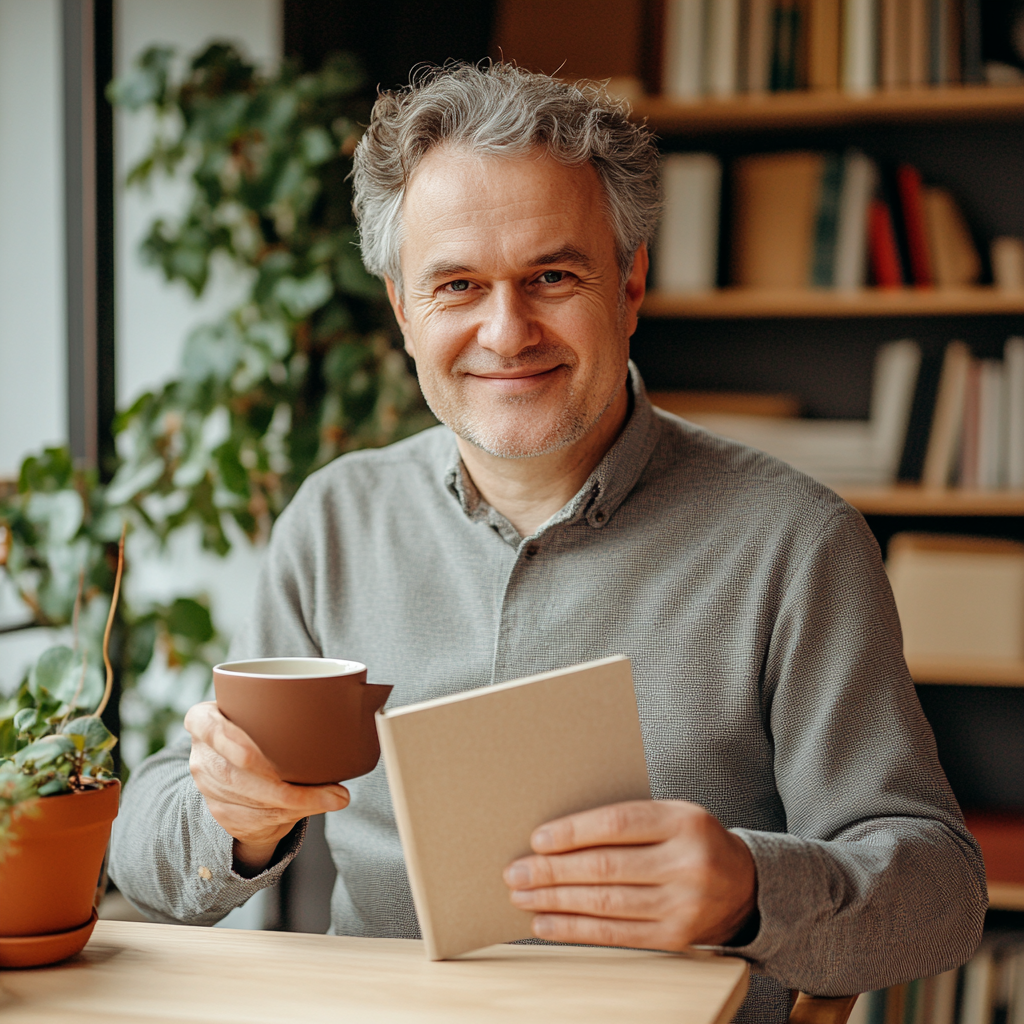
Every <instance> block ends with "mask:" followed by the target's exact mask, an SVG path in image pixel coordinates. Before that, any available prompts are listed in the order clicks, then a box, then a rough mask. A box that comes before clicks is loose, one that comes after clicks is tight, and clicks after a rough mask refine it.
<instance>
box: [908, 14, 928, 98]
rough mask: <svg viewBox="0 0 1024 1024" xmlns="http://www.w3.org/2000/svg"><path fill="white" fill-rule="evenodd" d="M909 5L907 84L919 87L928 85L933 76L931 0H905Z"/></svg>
mask: <svg viewBox="0 0 1024 1024" xmlns="http://www.w3.org/2000/svg"><path fill="white" fill-rule="evenodd" d="M904 2H905V3H906V5H907V22H908V36H909V38H908V40H907V48H908V59H907V84H908V85H910V86H916V87H918V88H920V87H923V86H926V85H927V84H928V81H929V78H930V77H931V66H930V63H929V57H930V52H929V39H930V32H931V22H930V20H929V5H930V0H904Z"/></svg>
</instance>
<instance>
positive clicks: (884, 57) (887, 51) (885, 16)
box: [878, 0, 910, 89]
mask: <svg viewBox="0 0 1024 1024" xmlns="http://www.w3.org/2000/svg"><path fill="white" fill-rule="evenodd" d="M880 8H881V9H880V12H879V14H880V17H879V22H880V31H879V50H880V52H879V61H878V65H879V67H878V81H879V84H880V85H881V87H882V88H883V89H900V88H902V87H903V86H905V85H906V84H907V73H908V63H909V60H908V58H909V56H910V52H909V50H910V40H909V36H910V23H909V13H910V10H909V7H908V4H907V0H881V3H880Z"/></svg>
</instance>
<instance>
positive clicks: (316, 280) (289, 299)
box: [274, 270, 334, 320]
mask: <svg viewBox="0 0 1024 1024" xmlns="http://www.w3.org/2000/svg"><path fill="white" fill-rule="evenodd" d="M333 291H334V285H333V284H332V283H331V279H330V277H328V276H327V274H325V273H324V272H323V271H322V270H315V271H313V273H312V274H310V275H309V277H305V278H302V279H301V280H300V279H299V278H297V277H290V276H289V277H282V278H281V279H280V280H279V281H278V282H277V284H276V285H275V286H274V297H275V298H276V299H277V301H278V302H280V303H281V305H282V306H283V307H284V308H285V309H286V310H287V311H288V313H289V314H291V316H292V317H294V318H295V319H296V320H303V319H305V318H306V317H307V316H309V314H310V313H312V312H313V310H314V309H319V308H320V306H322V305H323V304H324V303H325V302H326V301H327V300H328V299H329V298H330V297H331V294H332V293H333Z"/></svg>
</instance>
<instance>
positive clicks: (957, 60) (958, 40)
mask: <svg viewBox="0 0 1024 1024" xmlns="http://www.w3.org/2000/svg"><path fill="white" fill-rule="evenodd" d="M963 75H964V9H963V0H946V82H947V84H949V85H960V83H961V82H963V80H964V78H963Z"/></svg>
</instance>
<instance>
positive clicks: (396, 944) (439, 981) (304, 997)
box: [0, 921, 747, 1024]
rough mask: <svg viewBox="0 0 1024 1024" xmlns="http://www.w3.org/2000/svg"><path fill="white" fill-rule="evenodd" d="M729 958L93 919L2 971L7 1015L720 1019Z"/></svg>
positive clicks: (198, 1021)
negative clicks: (438, 948) (463, 950)
mask: <svg viewBox="0 0 1024 1024" xmlns="http://www.w3.org/2000/svg"><path fill="white" fill-rule="evenodd" d="M746 989H747V965H746V964H745V963H744V962H743V961H742V960H737V959H734V958H723V957H714V958H707V959H692V958H689V957H682V956H674V955H672V954H668V953H638V952H632V951H628V950H618V949H607V950H606V949H592V948H578V947H572V946H569V947H566V946H492V947H491V948H490V949H486V950H482V951H481V952H479V953H473V954H469V955H467V956H465V957H463V958H461V959H459V960H449V961H443V962H440V963H430V962H428V961H427V959H426V958H425V956H424V953H423V944H422V943H421V942H418V941H414V940H411V939H353V938H341V937H338V936H332V935H305V934H299V933H286V932H247V931H233V930H230V929H226V928H216V929H214V928H186V927H177V926H174V925H160V924H135V923H129V922H121V921H100V922H99V923H98V924H97V925H96V931H95V932H94V933H93V937H92V939H91V941H90V942H89V945H88V946H86V948H85V950H84V951H83V952H82V953H80V954H79V955H78V956H77V957H73V958H72V959H70V960H67V961H65V962H64V963H62V964H56V965H54V966H52V967H40V968H36V969H35V970H26V971H0V1021H3V1024H22V1022H31V1024H43V1022H47V1024H49V1022H53V1024H58V1022H59V1024H99V1022H100V1021H102V1022H104V1024H110V1022H124V1024H128V1022H131V1024H147V1022H150V1024H157V1022H159V1024H172V1022H178V1021H188V1022H189V1024H207V1022H209V1024H214V1022H216V1024H235V1022H238V1024H242V1022H245V1024H269V1022H275V1024H276V1022H283V1021H287V1022H289V1024H290V1022H293V1021H301V1022H303V1024H319V1022H328V1021H329V1022H331V1024H364V1022H367V1024H369V1022H373V1024H407V1022H413V1021H416V1022H431V1024H460V1022H466V1024H469V1022H473V1024H511V1022H513V1021H516V1022H518V1021H524V1022H528V1024H561V1022H566V1024H568V1022H570V1021H571V1022H574V1024H604V1022H607V1024H612V1022H615V1024H630V1022H637V1024H640V1022H643V1024H669V1022H671V1024H720V1022H721V1024H725V1022H726V1021H728V1020H730V1019H731V1018H732V1015H733V1014H734V1013H735V1011H736V1009H737V1007H738V1006H739V1004H740V1003H741V1002H742V1000H743V996H744V994H745V992H746Z"/></svg>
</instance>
